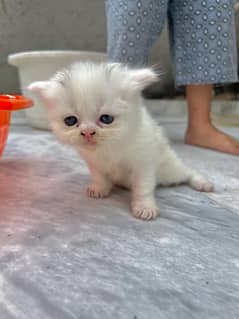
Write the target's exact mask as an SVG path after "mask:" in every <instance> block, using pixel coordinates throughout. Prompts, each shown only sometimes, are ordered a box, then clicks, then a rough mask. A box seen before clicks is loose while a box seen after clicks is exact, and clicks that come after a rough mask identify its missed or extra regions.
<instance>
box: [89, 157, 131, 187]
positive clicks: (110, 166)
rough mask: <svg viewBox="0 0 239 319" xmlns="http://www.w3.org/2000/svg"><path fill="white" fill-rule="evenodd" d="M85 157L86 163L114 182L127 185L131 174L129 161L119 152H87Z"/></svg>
mask: <svg viewBox="0 0 239 319" xmlns="http://www.w3.org/2000/svg"><path fill="white" fill-rule="evenodd" d="M85 159H86V161H87V163H88V165H90V166H93V167H94V168H95V169H97V170H98V171H99V172H101V173H102V174H104V175H106V176H108V177H109V178H110V179H111V180H112V182H113V183H114V184H119V185H122V186H127V187H128V186H129V180H130V176H131V167H130V163H129V162H128V161H127V160H126V159H125V158H123V157H122V156H120V154H116V153H114V152H108V153H103V152H102V153H100V152H95V153H92V154H88V156H86V158H85Z"/></svg>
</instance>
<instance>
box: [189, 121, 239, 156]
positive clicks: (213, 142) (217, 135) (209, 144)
mask: <svg viewBox="0 0 239 319" xmlns="http://www.w3.org/2000/svg"><path fill="white" fill-rule="evenodd" d="M184 141H185V143H186V144H190V145H195V146H200V147H205V148H210V149H213V150H215V151H219V152H223V153H229V154H233V155H239V141H237V140H235V139H234V138H233V137H231V136H229V135H227V134H225V133H223V132H221V131H219V130H218V129H216V128H215V127H214V126H213V125H207V126H205V127H200V129H199V128H196V129H195V128H188V129H187V131H186V134H185V138H184Z"/></svg>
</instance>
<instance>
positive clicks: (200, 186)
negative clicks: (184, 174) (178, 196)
mask: <svg viewBox="0 0 239 319" xmlns="http://www.w3.org/2000/svg"><path fill="white" fill-rule="evenodd" d="M190 186H191V187H192V188H193V189H196V190H197V191H199V192H213V188H214V187H213V184H212V183H211V182H209V181H208V180H207V179H206V178H205V177H203V176H201V175H194V176H193V177H191V179H190Z"/></svg>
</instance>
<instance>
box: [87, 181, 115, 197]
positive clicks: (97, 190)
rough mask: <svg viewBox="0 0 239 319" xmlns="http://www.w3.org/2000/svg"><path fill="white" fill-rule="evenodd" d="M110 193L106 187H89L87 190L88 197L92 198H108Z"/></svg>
mask: <svg viewBox="0 0 239 319" xmlns="http://www.w3.org/2000/svg"><path fill="white" fill-rule="evenodd" d="M110 191H111V188H108V187H105V188H104V187H99V186H98V185H94V184H92V185H90V186H89V187H88V188H87V195H88V196H89V197H94V198H104V197H107V196H109V194H110Z"/></svg>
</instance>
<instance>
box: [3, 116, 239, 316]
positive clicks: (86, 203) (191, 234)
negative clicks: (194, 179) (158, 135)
mask: <svg viewBox="0 0 239 319" xmlns="http://www.w3.org/2000/svg"><path fill="white" fill-rule="evenodd" d="M164 126H165V129H166V131H167V133H168V135H169V136H170V137H171V139H172V140H173V147H174V148H175V149H176V151H177V153H178V154H179V155H180V156H181V157H183V158H184V160H185V161H186V162H187V163H189V164H190V165H191V166H194V167H195V168H197V169H199V170H200V171H201V172H203V173H204V174H206V175H208V176H209V177H210V178H211V179H212V180H213V181H214V183H215V185H216V192H215V193H212V194H204V193H197V192H195V191H193V190H191V189H189V188H188V187H186V186H180V187H174V188H164V189H158V190H157V192H156V194H157V200H158V202H159V204H160V206H161V217H160V218H159V219H157V220H155V221H153V222H148V223H147V222H142V221H139V220H136V219H134V218H133V217H132V216H131V215H130V213H129V193H128V192H126V191H122V190H117V191H116V192H115V193H114V194H113V195H112V196H111V197H110V198H109V199H103V200H93V199H88V198H87V197H86V196H85V186H86V184H87V182H88V181H89V175H88V172H87V169H86V166H85V164H84V163H83V161H82V160H81V159H79V157H78V155H77V154H75V153H74V151H72V150H69V149H68V148H66V147H64V146H61V145H59V144H58V142H56V140H55V138H54V137H53V136H52V135H51V134H50V133H49V132H44V131H36V130H32V129H30V128H27V127H24V126H15V127H12V130H11V135H10V138H9V142H8V146H7V148H6V152H5V156H4V158H3V159H2V160H1V162H0V197H1V201H0V245H1V248H0V319H12V318H16V319H26V318H27V319H31V318H32V319H42V318H44V319H53V318H56V319H63V318H64V319H68V318H69V319H71V318H72V319H73V318H83V319H84V318H87V319H88V318H89V319H95V318H100V319H101V318H104V319H108V318H110V319H112V318H116V319H117V318H120V319H121V318H122V319H123V318H127V319H136V318H137V319H161V318H162V319H164V318H167V319H171V318H182V319H193V318H200V319H202V318H210V319H211V318H215V319H221V318H235V319H236V318H238V317H239V248H238V247H239V231H238V230H239V208H238V207H239V205H238V204H239V202H238V198H239V159H238V157H235V156H229V155H225V154H220V153H216V152H213V151H209V150H205V149H200V148H196V147H190V146H186V145H183V144H182V137H183V132H184V128H185V124H184V123H183V122H177V123H176V122H175V123H173V120H172V119H170V121H166V122H165V123H164ZM227 131H228V132H230V133H231V134H232V135H235V136H237V137H238V138H239V132H238V131H239V130H238V128H234V129H232V128H230V129H227Z"/></svg>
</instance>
